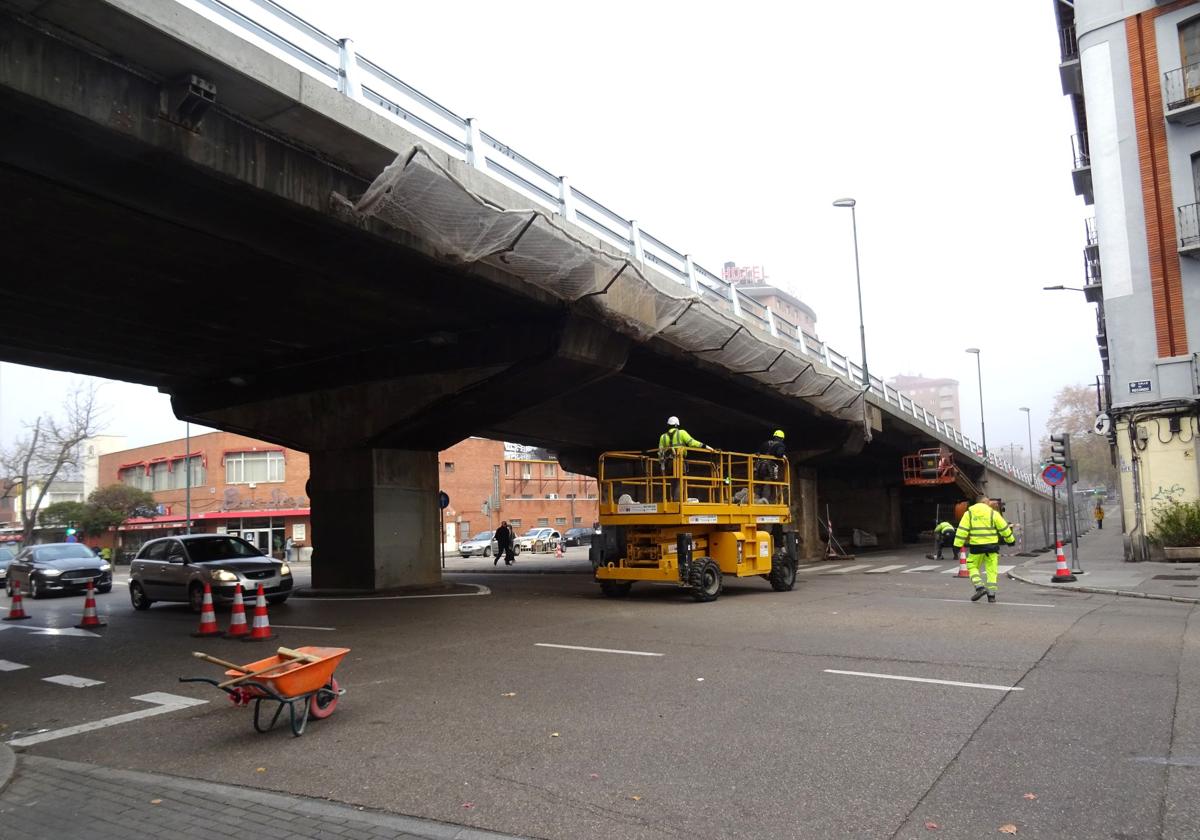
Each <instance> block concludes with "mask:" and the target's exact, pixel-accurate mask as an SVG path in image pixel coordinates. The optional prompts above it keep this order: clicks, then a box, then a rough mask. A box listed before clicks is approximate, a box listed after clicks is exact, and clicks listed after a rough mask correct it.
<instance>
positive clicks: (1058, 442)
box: [1050, 435, 1071, 467]
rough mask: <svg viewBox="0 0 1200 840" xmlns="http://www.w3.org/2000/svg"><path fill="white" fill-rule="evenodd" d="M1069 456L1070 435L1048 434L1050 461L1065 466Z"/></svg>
mask: <svg viewBox="0 0 1200 840" xmlns="http://www.w3.org/2000/svg"><path fill="white" fill-rule="evenodd" d="M1070 458H1071V436H1070V435H1050V463H1051V464H1058V466H1060V467H1065V466H1067V464H1068V462H1069V461H1070Z"/></svg>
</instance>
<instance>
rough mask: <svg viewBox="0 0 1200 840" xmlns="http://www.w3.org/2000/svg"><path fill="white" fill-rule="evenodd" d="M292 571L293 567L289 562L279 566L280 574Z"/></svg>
mask: <svg viewBox="0 0 1200 840" xmlns="http://www.w3.org/2000/svg"><path fill="white" fill-rule="evenodd" d="M291 573H292V567H291V566H289V565H288V564H287V563H284V564H283V565H282V566H280V567H279V574H281V575H290V574H291Z"/></svg>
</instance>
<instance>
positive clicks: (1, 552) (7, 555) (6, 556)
mask: <svg viewBox="0 0 1200 840" xmlns="http://www.w3.org/2000/svg"><path fill="white" fill-rule="evenodd" d="M13 557H14V554H13V550H12V549H11V548H0V563H7V562H9V561H10V560H12V559H13Z"/></svg>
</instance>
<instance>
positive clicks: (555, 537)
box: [517, 528, 562, 553]
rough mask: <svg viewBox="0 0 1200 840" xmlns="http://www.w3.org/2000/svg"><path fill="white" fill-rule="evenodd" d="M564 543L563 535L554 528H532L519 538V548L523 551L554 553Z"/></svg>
mask: <svg viewBox="0 0 1200 840" xmlns="http://www.w3.org/2000/svg"><path fill="white" fill-rule="evenodd" d="M560 542H562V534H560V533H559V532H558V531H555V530H554V529H553V528H530V529H529V530H528V531H526V532H525V533H524V534H522V535H521V536H519V537H517V548H519V549H520V550H521V551H532V552H534V553H536V552H539V551H554V549H556V548H558V545H559V543H560Z"/></svg>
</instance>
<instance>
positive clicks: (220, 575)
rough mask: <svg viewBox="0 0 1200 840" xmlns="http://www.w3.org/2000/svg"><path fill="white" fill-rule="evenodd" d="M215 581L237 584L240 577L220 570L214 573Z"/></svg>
mask: <svg viewBox="0 0 1200 840" xmlns="http://www.w3.org/2000/svg"><path fill="white" fill-rule="evenodd" d="M212 579H213V580H219V581H221V582H222V583H236V582H237V579H238V576H237V575H235V574H234V573H233V572H230V571H228V570H226V569H219V570H218V571H215V572H213V573H212Z"/></svg>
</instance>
